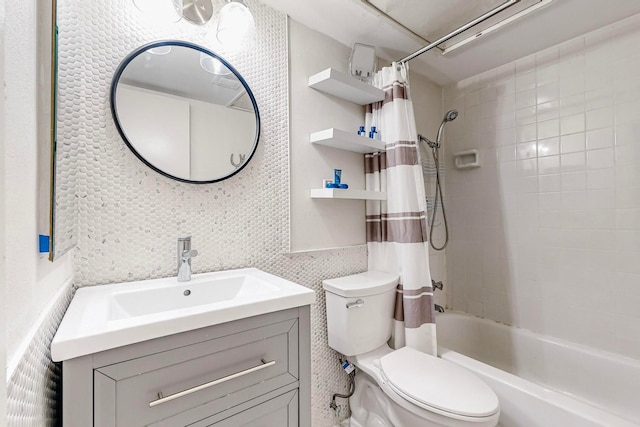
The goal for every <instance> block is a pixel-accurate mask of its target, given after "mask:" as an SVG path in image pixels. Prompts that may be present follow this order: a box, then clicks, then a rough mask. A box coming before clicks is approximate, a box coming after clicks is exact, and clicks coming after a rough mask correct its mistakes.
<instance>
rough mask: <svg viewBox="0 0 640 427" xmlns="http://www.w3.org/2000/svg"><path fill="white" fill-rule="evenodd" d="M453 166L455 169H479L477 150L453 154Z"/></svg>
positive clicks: (478, 153)
mask: <svg viewBox="0 0 640 427" xmlns="http://www.w3.org/2000/svg"><path fill="white" fill-rule="evenodd" d="M453 164H454V165H455V167H456V169H468V168H479V167H480V152H479V151H478V150H466V151H459V152H457V153H453Z"/></svg>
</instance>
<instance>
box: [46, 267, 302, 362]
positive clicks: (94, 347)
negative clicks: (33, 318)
mask: <svg viewBox="0 0 640 427" xmlns="http://www.w3.org/2000/svg"><path fill="white" fill-rule="evenodd" d="M314 300H315V293H314V292H313V291H312V290H311V289H308V288H305V287H304V286H300V285H298V284H296V283H293V282H290V281H288V280H284V279H282V278H280V277H277V276H274V275H272V274H269V273H265V272H264V271H261V270H258V269H256V268H245V269H241V270H230V271H221V272H216V273H203V274H194V275H193V276H192V280H191V281H189V282H177V280H176V278H175V277H171V278H165V279H154V280H144V281H139V282H129V283H117V284H113V285H103V286H91V287H84V288H80V289H79V290H78V291H77V292H76V294H75V296H74V297H73V300H72V301H71V304H70V305H69V308H68V309H67V312H66V313H65V315H64V318H63V319H62V323H61V324H60V327H59V328H58V331H57V332H56V335H55V337H54V338H53V342H52V343H51V357H52V359H53V360H54V361H55V362H60V361H62V360H68V359H72V358H74V357H79V356H84V355H87V354H92V353H97V352H99V351H104V350H108V349H111V348H116V347H121V346H124V345H128V344H133V343H136V342H141V341H146V340H150V339H153V338H159V337H162V336H167V335H171V334H176V333H180V332H185V331H189V330H192V329H197V328H202V327H206V326H212V325H216V324H220V323H225V322H230V321H233V320H238V319H242V318H245V317H251V316H257V315H260V314H264V313H270V312H273V311H279V310H285V309H287V308H293V307H300V306H303V305H309V304H312V303H313V302H314Z"/></svg>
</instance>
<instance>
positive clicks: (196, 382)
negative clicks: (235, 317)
mask: <svg viewBox="0 0 640 427" xmlns="http://www.w3.org/2000/svg"><path fill="white" fill-rule="evenodd" d="M297 380H298V322H297V320H289V321H285V322H279V323H274V324H271V325H267V326H263V327H259V328H255V329H250V330H248V331H244V332H241V333H236V334H233V335H228V336H224V337H220V338H216V339H212V340H209V341H204V342H200V343H197V344H193V345H188V346H185V347H180V348H176V349H173V350H170V351H165V352H161V353H157V354H152V355H149V356H145V357H140V358H137V359H133V360H129V361H126V362H122V363H117V364H114V365H110V366H105V367H101V368H99V369H96V370H95V371H94V388H95V390H94V392H95V396H94V409H95V418H94V421H95V425H96V426H114V425H117V426H137V425H148V424H150V423H153V422H157V421H160V420H163V419H165V418H169V417H171V416H175V415H176V414H179V413H182V412H185V417H184V418H183V419H186V423H188V422H196V421H198V420H202V419H203V414H202V413H201V412H202V411H199V410H197V409H196V410H194V408H198V407H203V406H206V408H207V411H209V412H208V414H215V413H217V412H220V411H222V410H224V409H226V408H229V407H231V406H234V405H237V404H240V403H242V402H244V401H246V400H248V399H252V398H255V397H257V396H260V395H262V394H265V393H267V392H269V391H272V390H275V389H277V388H279V387H282V386H284V385H287V384H291V383H293V382H296V381H297ZM205 404H206V405H205ZM186 411H189V413H193V417H191V416H189V413H187V412H186ZM189 419H190V421H189Z"/></svg>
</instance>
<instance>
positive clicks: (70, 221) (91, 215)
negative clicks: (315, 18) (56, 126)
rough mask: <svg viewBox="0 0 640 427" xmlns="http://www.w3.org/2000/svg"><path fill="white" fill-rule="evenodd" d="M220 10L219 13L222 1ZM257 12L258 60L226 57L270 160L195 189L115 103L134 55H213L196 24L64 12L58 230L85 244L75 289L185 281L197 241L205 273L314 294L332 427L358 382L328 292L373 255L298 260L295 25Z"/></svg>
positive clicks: (65, 7)
mask: <svg viewBox="0 0 640 427" xmlns="http://www.w3.org/2000/svg"><path fill="white" fill-rule="evenodd" d="M214 4H216V7H217V9H218V10H219V7H220V6H221V5H222V1H214ZM248 4H249V7H250V8H251V10H252V13H253V15H254V17H255V19H256V26H257V40H256V46H255V48H254V49H253V50H252V51H251V52H250V53H244V54H234V53H233V52H220V51H218V53H221V54H222V55H223V56H224V57H226V58H227V59H228V60H229V62H231V64H232V65H234V66H235V67H236V68H237V69H238V70H239V71H240V73H242V75H243V76H244V77H245V78H246V80H247V82H248V84H249V85H250V87H251V88H252V90H253V92H254V94H255V96H256V99H257V102H258V107H259V109H260V114H261V122H262V134H261V139H260V143H259V146H258V150H257V152H256V154H255V155H254V157H253V159H252V160H251V162H250V163H249V165H248V166H247V167H246V168H245V169H243V171H241V172H240V173H239V174H237V175H236V176H234V177H232V178H230V179H228V180H226V181H223V182H220V183H216V184H207V185H189V184H183V183H180V182H177V181H172V180H169V179H167V178H165V177H163V176H161V175H159V174H157V173H155V172H154V171H152V170H150V169H148V168H147V167H146V166H145V165H143V164H142V163H141V162H140V161H139V160H138V159H137V158H136V157H135V156H134V155H133V154H132V153H131V152H130V151H129V149H128V148H127V147H126V146H125V144H124V143H123V142H122V140H121V139H120V137H119V135H118V133H117V131H116V128H115V125H114V123H113V120H112V118H111V113H110V110H109V97H108V93H109V86H110V82H111V78H112V76H113V73H114V71H115V69H116V68H117V66H118V64H119V63H120V61H121V60H122V59H123V58H124V57H125V56H126V55H127V54H128V53H129V52H130V51H131V50H133V49H135V48H136V47H138V46H140V45H142V44H145V43H147V42H150V41H154V40H158V39H181V40H187V41H192V42H195V43H198V44H202V45H204V46H208V45H207V42H206V40H205V30H204V29H202V28H199V27H195V26H193V25H191V24H188V23H184V22H180V23H177V24H172V25H165V26H162V27H160V26H155V25H153V24H151V23H148V22H146V21H145V20H144V18H143V17H142V16H141V15H140V14H139V13H138V12H137V10H136V9H134V7H133V6H132V2H131V1H127V0H118V1H109V2H84V1H80V0H59V8H60V13H59V16H60V20H59V33H60V62H61V64H60V81H61V85H60V86H61V94H60V96H61V102H62V103H63V105H64V108H61V109H60V116H61V117H60V119H59V120H60V123H64V126H61V127H60V133H59V140H61V143H59V145H58V148H59V151H58V158H57V162H58V163H57V164H58V170H57V176H56V178H57V181H56V191H57V198H56V202H57V207H58V211H57V215H58V222H57V226H58V225H59V224H63V221H67V222H66V228H64V229H63V230H62V231H60V230H59V233H58V237H61V239H60V240H57V243H58V249H59V250H62V249H64V248H68V247H71V246H73V242H74V240H76V241H77V245H76V246H75V248H74V249H73V251H74V264H75V282H76V283H77V284H78V285H79V286H87V285H98V284H104V283H110V282H118V281H131V280H138V279H147V278H155V277H164V276H172V275H175V274H176V272H175V263H176V260H175V245H176V243H175V242H176V238H177V237H179V236H184V235H192V236H193V248H194V249H197V250H198V251H199V252H200V254H199V255H198V257H197V258H195V259H194V261H193V268H194V272H196V273H197V272H205V271H216V270H224V269H232V268H241V267H248V266H253V267H257V268H260V269H263V270H265V271H268V272H270V273H273V274H276V275H279V276H282V277H284V278H287V279H289V280H292V281H295V282H297V283H300V284H302V285H304V286H307V287H309V288H312V289H314V290H315V291H316V292H317V298H316V304H315V305H314V306H313V307H312V311H311V316H312V319H311V320H312V347H313V348H312V376H313V378H312V417H313V420H312V421H313V425H314V426H318V427H323V426H332V425H335V424H336V423H337V421H339V420H340V419H342V418H344V415H345V412H346V410H345V407H344V406H343V407H341V408H340V410H339V411H338V414H335V413H334V412H333V411H332V410H331V409H329V401H330V397H331V394H332V393H334V392H344V391H345V390H346V381H345V378H344V375H343V374H342V372H341V370H340V369H339V366H338V363H337V355H336V354H335V353H334V352H333V351H332V350H330V349H329V348H328V346H327V337H326V317H325V310H324V295H323V293H322V287H321V281H322V279H324V278H329V277H338V276H343V275H348V274H352V273H356V272H360V271H364V270H366V267H367V265H366V263H367V260H366V249H365V248H364V247H361V248H353V249H342V250H331V251H322V252H314V253H307V254H295V255H287V252H288V248H289V215H288V212H289V163H288V162H289V156H288V153H289V150H288V142H289V134H288V70H287V64H288V54H287V25H286V17H285V16H284V15H282V14H280V13H278V12H276V11H274V10H272V9H270V8H268V7H266V6H264V5H262V4H261V3H259V2H257V1H249V2H248ZM132 29H134V30H132ZM208 47H209V48H212V47H211V46H208ZM62 88H64V90H62ZM65 162H66V163H65ZM69 165H72V166H69ZM67 208H69V209H70V212H68V211H67ZM67 213H69V216H68V217H67V216H66V214H67ZM62 216H64V218H62ZM74 230H77V232H76V231H74Z"/></svg>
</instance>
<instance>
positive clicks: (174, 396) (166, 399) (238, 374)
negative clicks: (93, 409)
mask: <svg viewBox="0 0 640 427" xmlns="http://www.w3.org/2000/svg"><path fill="white" fill-rule="evenodd" d="M275 364H276V361H275V360H272V361H270V362H265V361H264V359H263V360H262V363H261V364H260V365H258V366H254V367H253V368H249V369H245V370H244V371H240V372H236V373H235V374H231V375H227V376H226V377H222V378H218V379H217V380H213V381H210V382H208V383H205V384H201V385H199V386H196V387H192V388H190V389H187V390H183V391H180V392H178V393H174V394H170V395H169V396H167V397H162V398H160V399H156V400H153V401H151V402H149V407H150V408H153V407H154V406H157V405H160V404H162V403H166V402H169V401H171V400H174V399H177V398H179V397H183V396H186V395H188V394H191V393H195V392H196V391H200V390H204V389H205V388H209V387H213V386H214V385H217V384H221V383H223V382H226V381H229V380H232V379H234V378H238V377H242V376H244V375H247V374H250V373H252V372H256V371H260V370H262V369H265V368H268V367H269V366H273V365H275ZM159 396H160V394H159Z"/></svg>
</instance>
